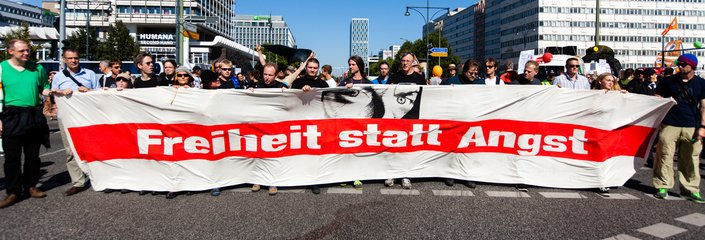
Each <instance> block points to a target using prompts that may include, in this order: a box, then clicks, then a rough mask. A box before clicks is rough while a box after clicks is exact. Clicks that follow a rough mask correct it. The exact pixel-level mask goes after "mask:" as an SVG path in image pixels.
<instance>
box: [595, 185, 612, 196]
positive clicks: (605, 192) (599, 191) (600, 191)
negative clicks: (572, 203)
mask: <svg viewBox="0 0 705 240" xmlns="http://www.w3.org/2000/svg"><path fill="white" fill-rule="evenodd" d="M597 194H598V195H600V196H603V197H610V188H606V187H601V188H598V189H597Z"/></svg>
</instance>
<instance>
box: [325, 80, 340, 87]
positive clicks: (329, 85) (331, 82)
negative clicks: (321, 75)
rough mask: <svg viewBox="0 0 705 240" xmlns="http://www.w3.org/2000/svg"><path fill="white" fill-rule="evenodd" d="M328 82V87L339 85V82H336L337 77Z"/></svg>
mask: <svg viewBox="0 0 705 240" xmlns="http://www.w3.org/2000/svg"><path fill="white" fill-rule="evenodd" d="M326 83H328V87H337V86H338V83H337V82H335V79H332V78H331V79H328V80H326Z"/></svg>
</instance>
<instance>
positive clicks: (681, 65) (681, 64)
mask: <svg viewBox="0 0 705 240" xmlns="http://www.w3.org/2000/svg"><path fill="white" fill-rule="evenodd" d="M678 66H679V67H685V66H688V64H687V63H678Z"/></svg>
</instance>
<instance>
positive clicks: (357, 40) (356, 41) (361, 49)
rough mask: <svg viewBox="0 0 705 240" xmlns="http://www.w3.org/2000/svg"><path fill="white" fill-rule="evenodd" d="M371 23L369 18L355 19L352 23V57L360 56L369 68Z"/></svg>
mask: <svg viewBox="0 0 705 240" xmlns="http://www.w3.org/2000/svg"><path fill="white" fill-rule="evenodd" d="M369 22H370V20H369V19H367V18H353V19H352V21H351V22H350V56H360V57H362V59H364V60H365V66H369V62H368V59H367V56H368V54H369V50H368V49H369V40H370V39H369V35H370V29H369Z"/></svg>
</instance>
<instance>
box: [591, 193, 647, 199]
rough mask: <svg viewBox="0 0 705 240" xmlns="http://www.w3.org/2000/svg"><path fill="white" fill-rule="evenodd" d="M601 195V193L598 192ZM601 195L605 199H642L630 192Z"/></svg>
mask: <svg viewBox="0 0 705 240" xmlns="http://www.w3.org/2000/svg"><path fill="white" fill-rule="evenodd" d="M598 195H599V194H598ZM600 197H602V198H604V199H619V200H641V199H639V198H638V197H635V196H634V195H631V194H628V193H610V196H609V197H604V196H601V195H600Z"/></svg>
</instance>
